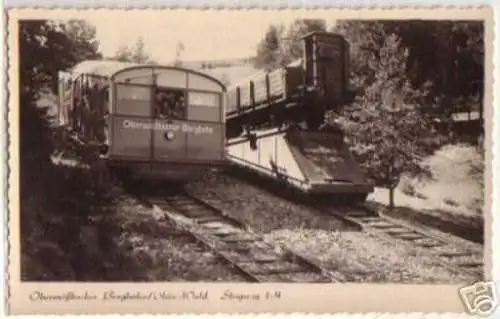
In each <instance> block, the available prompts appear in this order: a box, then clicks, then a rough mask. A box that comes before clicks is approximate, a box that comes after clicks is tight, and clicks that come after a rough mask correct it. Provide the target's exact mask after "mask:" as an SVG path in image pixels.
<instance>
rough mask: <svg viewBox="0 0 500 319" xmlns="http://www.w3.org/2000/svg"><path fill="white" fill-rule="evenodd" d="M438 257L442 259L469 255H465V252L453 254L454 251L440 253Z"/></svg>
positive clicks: (467, 254)
mask: <svg viewBox="0 0 500 319" xmlns="http://www.w3.org/2000/svg"><path fill="white" fill-rule="evenodd" d="M439 255H440V256H443V257H447V258H454V257H467V256H470V254H469V253H466V252H454V251H445V252H442V253H440V254H439Z"/></svg>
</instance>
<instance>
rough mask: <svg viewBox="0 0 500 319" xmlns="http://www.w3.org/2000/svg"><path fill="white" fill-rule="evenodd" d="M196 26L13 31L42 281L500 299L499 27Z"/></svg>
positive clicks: (220, 16)
mask: <svg viewBox="0 0 500 319" xmlns="http://www.w3.org/2000/svg"><path fill="white" fill-rule="evenodd" d="M188 11H189V10H187V11H186V12H187V13H185V14H174V13H173V12H172V11H165V12H161V11H158V12H156V13H152V14H151V15H149V16H147V17H146V16H144V18H140V17H141V15H140V14H141V12H140V11H119V10H116V11H106V10H96V11H90V12H89V11H83V10H82V11H73V12H72V14H71V15H65V14H64V11H58V12H59V13H57V14H56V13H54V12H50V10H48V12H49V13H50V14H47V15H46V16H44V17H43V15H40V14H39V15H38V16H37V17H36V18H19V19H18V20H16V21H14V22H12V23H13V24H15V25H16V26H15V28H16V31H17V33H15V34H14V35H13V36H14V37H16V38H15V39H14V41H15V42H17V45H16V46H15V47H11V50H13V54H14V55H17V58H16V59H17V60H16V64H12V65H11V66H10V67H11V68H13V69H14V71H13V72H18V75H17V76H16V77H15V78H11V80H12V81H17V82H16V84H15V85H18V91H16V92H12V93H10V94H15V95H16V98H18V101H19V104H18V105H10V108H17V114H18V119H17V121H18V124H17V125H18V127H17V130H18V132H16V133H15V134H18V137H17V142H16V143H18V152H19V153H18V156H17V158H18V159H17V160H18V163H17V165H19V166H18V167H19V169H18V170H14V171H11V174H17V175H18V177H16V178H18V189H17V190H16V191H17V192H18V193H17V194H18V195H17V196H18V200H19V203H18V205H17V206H18V208H17V209H18V213H16V214H18V216H19V217H18V220H17V221H16V223H18V226H15V227H19V234H18V236H19V243H18V244H17V243H16V244H15V246H14V247H13V248H11V249H17V250H18V251H19V252H18V254H19V257H18V260H19V272H20V274H19V280H20V282H21V283H37V284H42V283H82V284H83V283H107V284H111V285H112V284H115V283H262V284H270V283H294V284H298V283H301V284H313V283H314V284H322V286H320V288H319V289H320V290H321V289H323V288H321V287H327V284H332V283H334V284H348V283H356V284H375V285H376V284H400V285H403V284H404V285H461V286H464V285H471V284H472V283H474V282H480V281H485V280H491V278H490V277H491V273H490V272H489V270H488V267H487V266H486V263H488V262H489V261H485V260H488V258H490V256H488V255H485V254H490V252H487V250H485V245H486V246H487V245H488V238H487V234H486V233H485V227H488V226H487V225H485V224H487V223H488V219H487V217H486V214H489V212H487V213H485V212H486V210H485V207H486V206H485V205H486V203H485V199H486V200H487V197H489V196H490V195H489V193H487V191H488V190H485V183H488V179H491V177H488V176H487V175H485V174H486V173H485V170H486V166H488V165H490V163H488V162H487V160H486V153H487V149H488V148H489V147H491V146H490V145H488V141H489V138H490V137H489V136H488V134H490V133H489V132H488V129H490V128H488V127H487V125H486V122H487V121H489V120H490V119H487V117H488V114H491V113H490V112H492V111H491V105H489V104H488V101H486V100H485V99H486V90H491V88H490V86H491V83H488V82H487V75H486V72H487V71H486V69H487V65H486V63H487V62H486V58H485V57H486V54H487V51H486V47H487V43H486V38H485V29H486V22H485V19H481V18H472V19H471V18H467V17H465V18H460V19H459V18H455V17H453V15H449V16H444V15H442V16H441V17H442V19H437V18H433V19H425V18H418V17H409V18H408V19H400V18H397V17H395V16H394V15H393V16H392V18H380V17H377V15H373V16H372V17H369V18H364V19H355V18H344V17H342V18H341V16H342V15H339V14H338V12H337V14H332V13H331V12H329V11H328V10H316V11H306V13H304V12H300V11H297V12H294V11H293V10H291V11H283V12H280V11H278V10H277V11H272V10H271V11H263V12H260V13H257V14H256V15H255V14H254V15H252V13H251V12H250V11H249V12H238V11H232V12H231V11H226V12H225V11H218V12H217V11H212V12H208V11H207V12H206V13H205V12H203V11H199V12H196V14H195V13H189V12H188ZM193 11H195V10H193ZM75 12H76V13H75ZM151 12H154V11H151ZM142 14H145V13H142ZM247 15H248V17H250V16H252V17H255V16H258V17H259V18H258V19H252V18H245V17H246V16H247ZM452 17H453V20H451V18H452ZM448 18H450V19H448ZM110 20H113V22H110ZM488 72H489V71H488ZM488 109H489V110H488ZM11 134H12V133H11ZM16 152H17V151H16ZM11 163H12V162H11ZM11 191H12V190H11ZM489 191H491V189H490V190H489ZM10 214H11V215H12V214H13V213H12V212H11V213H10ZM490 222H491V221H490ZM11 227H14V226H12V225H11ZM11 240H12V238H11ZM485 252H486V253H485ZM287 287H288V286H287ZM290 287H292V288H293V285H292V286H290ZM316 289H318V288H316ZM86 294H87V293H86ZM151 294H154V295H149V298H153V297H154V299H155V300H156V299H157V298H158V299H168V298H169V297H168V294H167V293H165V292H161V293H160V292H151ZM182 294H183V296H184V297H182V298H194V299H204V298H206V296H205V295H204V294H205V293H204V292H203V291H184V292H183V293H182ZM281 294H282V293H280V292H279V291H278V290H276V291H273V290H269V291H266V293H265V294H260V297H259V298H267V299H273V298H274V299H280V295H281ZM152 296H153V297H152ZM187 296H189V297H187ZM457 296H458V294H457ZM66 297H67V298H70V297H68V296H67V295H66ZM136 297H137V298H142V297H140V296H139V295H137V296H136ZM28 298H29V299H30V300H31V301H33V300H37V301H44V300H49V299H51V298H54V296H51V295H50V294H49V293H44V292H42V291H41V290H37V291H36V292H30V294H29V297H28ZM75 298H76V297H75ZM78 298H80V299H81V298H83V299H85V298H87V297H85V298H84V297H81V296H80V297H78ZM99 298H101V296H99ZM102 298H104V299H106V298H108V299H120V298H125V299H127V298H128V297H124V295H118V293H117V294H116V295H115V294H114V293H113V292H112V291H108V292H106V293H105V294H104V296H103V297H102ZM130 298H131V299H134V296H133V294H131V297H130ZM144 298H146V299H147V298H148V297H147V296H146V297H144ZM172 298H173V299H175V298H176V297H175V296H174V297H172ZM224 298H225V299H224ZM252 298H256V297H255V295H252V294H249V295H244V294H241V291H240V292H237V291H235V290H225V291H224V292H223V294H222V297H221V298H220V299H221V300H234V299H249V300H251V299H252ZM454 298H455V297H454ZM456 299H457V302H459V301H458V300H459V299H458V297H456ZM240 301H241V300H240Z"/></svg>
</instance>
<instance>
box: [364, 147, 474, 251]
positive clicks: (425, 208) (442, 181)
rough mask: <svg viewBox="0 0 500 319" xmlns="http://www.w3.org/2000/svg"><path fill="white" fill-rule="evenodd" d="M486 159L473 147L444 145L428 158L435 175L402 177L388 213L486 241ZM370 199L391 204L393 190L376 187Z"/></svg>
mask: <svg viewBox="0 0 500 319" xmlns="http://www.w3.org/2000/svg"><path fill="white" fill-rule="evenodd" d="M482 161H483V160H482V157H481V155H480V154H479V153H478V151H477V150H476V149H475V148H474V147H472V146H465V145H447V146H445V147H443V148H442V149H440V150H439V151H437V152H436V153H435V154H434V155H433V156H430V157H429V158H427V159H425V160H424V165H426V166H427V167H428V168H429V170H430V172H431V175H432V177H431V178H410V177H407V176H404V177H403V178H402V180H401V182H400V184H399V185H398V188H396V189H395V205H396V209H395V210H394V211H392V212H388V214H390V215H392V216H394V217H398V218H403V219H407V220H409V221H413V222H417V223H420V224H423V225H428V226H430V227H435V228H437V229H440V230H441V231H444V232H449V233H452V234H454V235H456V236H459V237H462V238H464V239H467V240H471V241H474V242H477V243H483V241H484V237H483V236H484V231H483V225H484V216H483V205H484V195H483V174H484V171H483V162H482ZM367 200H368V201H371V202H374V203H376V204H379V205H381V206H382V207H387V206H388V204H389V203H388V202H389V190H387V189H384V188H376V189H375V191H374V193H373V194H371V195H370V196H369V197H368V199H367Z"/></svg>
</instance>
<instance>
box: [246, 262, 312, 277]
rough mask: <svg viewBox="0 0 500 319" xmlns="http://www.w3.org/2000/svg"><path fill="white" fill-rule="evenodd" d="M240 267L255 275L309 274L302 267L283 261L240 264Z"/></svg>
mask: <svg viewBox="0 0 500 319" xmlns="http://www.w3.org/2000/svg"><path fill="white" fill-rule="evenodd" d="M239 266H240V267H241V268H243V269H244V270H245V271H248V272H249V273H251V274H254V275H266V274H284V273H288V274H290V273H301V272H309V271H306V269H304V267H302V266H300V265H297V264H292V263H287V262H283V261H278V262H275V263H260V262H256V261H255V262H248V263H239Z"/></svg>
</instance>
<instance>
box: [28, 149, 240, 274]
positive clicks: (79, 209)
mask: <svg viewBox="0 0 500 319" xmlns="http://www.w3.org/2000/svg"><path fill="white" fill-rule="evenodd" d="M54 162H55V164H53V165H50V166H49V167H50V171H46V172H44V174H41V176H44V178H41V179H40V184H39V185H36V186H33V185H32V186H31V187H34V188H35V189H36V190H37V191H36V192H25V194H24V196H23V198H22V200H21V205H22V212H21V229H22V230H21V238H22V243H21V255H22V257H21V274H22V275H21V278H22V280H23V281H113V282H115V281H202V280H207V281H220V280H228V281H234V280H236V281H238V280H241V278H240V277H238V276H237V275H235V273H234V272H233V271H232V270H231V269H230V268H228V267H227V266H226V265H225V264H223V263H222V262H221V261H220V260H218V259H217V258H215V257H214V255H213V254H212V253H209V252H207V251H206V250H205V249H204V248H203V247H200V246H198V245H197V244H196V243H195V242H194V241H193V240H192V239H191V238H190V237H189V236H187V235H182V234H181V235H180V236H179V235H178V234H173V235H169V234H172V233H178V232H177V231H176V230H175V229H174V225H173V224H171V223H170V222H168V220H165V219H163V218H162V216H158V214H155V213H154V210H153V209H150V208H147V207H144V206H142V205H140V203H138V202H137V201H136V200H134V199H133V198H131V197H129V196H127V195H126V194H125V193H124V192H123V191H122V190H121V189H120V188H119V187H116V186H113V185H106V187H98V185H96V184H94V183H93V180H94V179H93V176H92V174H90V171H89V169H88V167H85V166H83V165H79V164H78V162H77V161H75V160H71V159H70V160H68V159H64V160H61V159H56V160H55V161H54Z"/></svg>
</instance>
